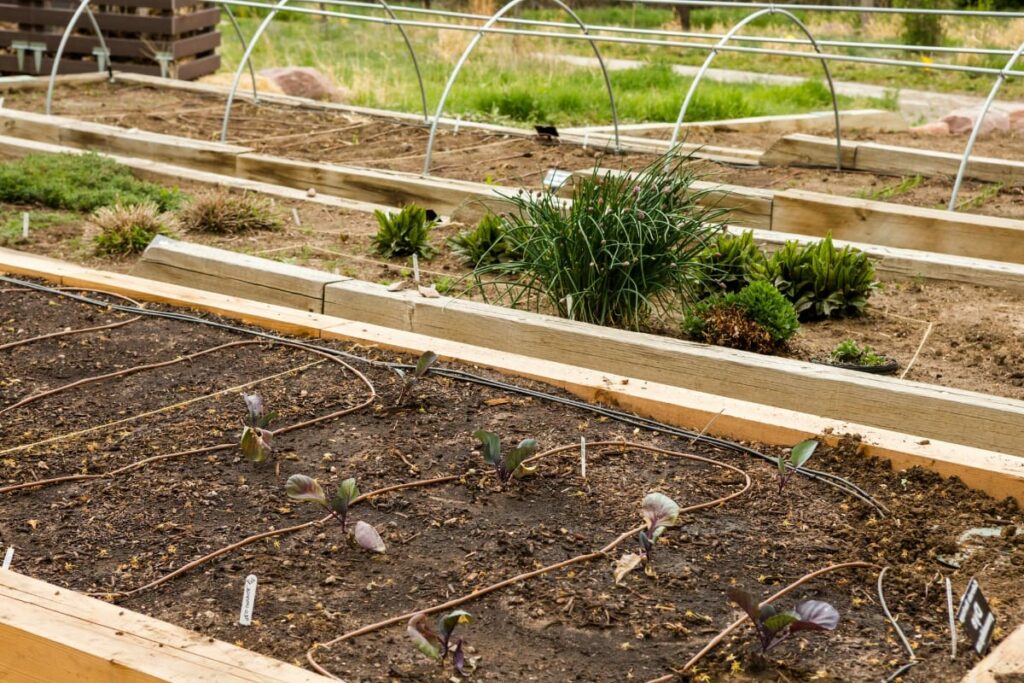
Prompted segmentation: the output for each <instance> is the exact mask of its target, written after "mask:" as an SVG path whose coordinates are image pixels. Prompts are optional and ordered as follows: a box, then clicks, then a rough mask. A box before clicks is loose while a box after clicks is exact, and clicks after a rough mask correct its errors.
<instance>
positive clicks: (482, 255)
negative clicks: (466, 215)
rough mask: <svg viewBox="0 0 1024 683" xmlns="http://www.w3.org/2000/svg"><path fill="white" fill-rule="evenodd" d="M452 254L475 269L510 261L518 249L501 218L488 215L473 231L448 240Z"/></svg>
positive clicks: (466, 231) (461, 233)
mask: <svg viewBox="0 0 1024 683" xmlns="http://www.w3.org/2000/svg"><path fill="white" fill-rule="evenodd" d="M448 243H449V244H450V245H451V248H452V253H454V254H455V255H456V256H459V257H461V258H462V259H463V260H464V261H465V262H466V264H467V265H469V266H472V267H473V268H479V267H481V266H487V265H491V264H494V263H503V262H505V261H510V260H512V259H513V258H514V257H515V254H516V249H515V247H514V246H513V245H512V243H511V242H510V241H509V239H508V235H506V234H505V223H504V221H503V220H502V218H501V216H496V215H494V214H487V215H486V216H484V217H483V218H482V219H480V222H479V223H478V224H477V226H476V227H475V228H473V229H472V230H463V231H462V232H460V233H459V234H458V235H456V236H455V237H452V238H451V239H449V240H448Z"/></svg>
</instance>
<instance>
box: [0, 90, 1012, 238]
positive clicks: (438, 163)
mask: <svg viewBox="0 0 1024 683" xmlns="http://www.w3.org/2000/svg"><path fill="white" fill-rule="evenodd" d="M56 93H57V94H56V96H55V98H54V113H56V114H59V115H63V116H72V117H75V118H78V119H82V120H86V121H98V122H101V123H107V124H112V125H117V126H122V127H125V128H139V129H141V130H147V131H153V132H158V133H166V134H170V135H181V136H184V137H189V138H197V139H203V140H216V139H219V135H220V126H221V121H222V117H223V108H224V101H225V98H224V97H223V96H220V95H212V94H200V93H191V92H187V91H181V90H170V89H157V88H153V87H150V86H145V85H139V84H130V83H121V84H109V83H90V84H76V85H61V86H60V87H58V88H57V91H56ZM44 98H45V93H43V92H41V91H32V90H27V91H17V90H14V91H11V92H8V93H6V94H5V106H7V107H11V108H15V109H26V110H29V111H42V110H43V102H44ZM231 121H232V123H231V129H230V131H231V137H230V140H231V142H233V143H237V144H241V145H245V146H248V147H252V148H253V149H254V150H256V151H258V152H260V153H265V154H272V155H276V156H283V157H288V158H294V159H303V160H307V161H314V162H331V163H342V164H351V165H356V166H366V167H370V168H384V169H392V170H397V171H406V172H411V173H420V172H422V170H423V161H424V157H425V153H426V147H427V139H428V137H429V136H428V130H427V127H426V126H424V125H422V124H421V123H419V122H416V121H407V122H402V121H397V120H394V119H380V118H373V117H369V116H364V115H356V114H350V113H345V112H338V111H330V110H320V109H305V108H296V107H291V106H286V105H276V104H272V103H266V102H265V103H262V104H260V105H258V106H257V105H253V104H250V103H248V102H245V101H244V100H238V101H236V102H235V104H234V108H233V113H232V118H231ZM652 135H655V136H665V135H666V134H665V133H663V132H660V133H657V134H652ZM1014 135H1016V137H1013V136H1011V137H1005V138H1004V137H999V138H992V139H988V140H985V139H983V140H981V141H979V143H978V144H977V147H976V151H975V154H977V155H979V156H984V155H987V156H994V157H998V158H1010V159H1019V158H1020V151H1019V148H1020V145H1019V144H1018V143H1019V140H1020V134H1019V133H1015V134H1014ZM778 137H779V135H778V134H777V133H763V134H762V133H750V132H723V131H711V130H707V131H705V130H692V131H689V132H688V133H687V138H686V141H687V142H691V143H699V144H706V145H712V146H718V147H731V148H742V149H754V150H764V149H767V148H768V147H769V146H771V144H772V143H773V142H774V141H775V140H776V139H777V138H778ZM845 137H847V138H849V139H851V140H875V141H877V142H880V143H885V144H894V145H901V146H909V147H920V148H925V149H934V150H943V151H952V152H959V151H962V150H963V145H964V144H965V141H964V140H963V139H962V138H959V137H957V138H931V137H921V136H919V135H916V134H913V133H908V132H902V133H877V134H876V133H867V132H863V131H849V132H847V133H846V134H845ZM609 152H610V145H609V144H606V143H604V142H601V143H597V142H595V143H594V144H592V145H590V146H589V147H588V148H587V149H583V148H581V147H579V146H577V145H570V144H564V145H557V144H556V145H550V144H543V143H542V142H540V141H538V140H537V139H530V138H519V137H516V136H509V135H504V134H499V133H491V132H487V131H481V130H473V129H470V128H465V127H464V128H462V129H460V131H459V132H458V133H453V132H452V131H451V130H446V129H438V138H437V141H436V145H435V150H434V155H433V164H432V167H431V173H432V174H433V175H436V176H438V177H443V178H457V179H461V180H471V181H475V182H488V183H495V184H499V185H512V186H516V187H518V186H524V187H531V188H539V187H541V184H542V180H543V178H544V175H545V174H546V173H547V171H548V170H550V169H552V168H554V169H561V170H569V171H574V170H580V169H588V168H593V167H594V166H602V167H607V168H626V169H639V168H643V167H644V166H646V165H647V164H649V163H651V162H652V161H653V159H654V157H653V156H651V155H648V154H625V155H615V154H611V153H609ZM705 168H706V172H707V173H709V176H710V177H709V179H711V180H715V181H719V182H727V183H734V184H737V185H744V186H747V187H758V188H770V189H786V188H788V187H798V188H801V189H805V190H812V191H816V192H824V193H828V194H838V195H844V196H854V197H864V198H869V199H873V198H881V199H884V200H885V201H890V202H895V203H900V204H909V205H913V206H922V207H928V208H945V207H946V205H947V204H948V202H949V197H950V193H951V190H952V183H951V181H950V179H947V178H927V179H923V180H922V181H921V182H920V184H919V185H917V186H916V187H914V188H913V189H911V190H906V191H903V190H901V191H898V192H894V193H886V195H885V196H884V197H878V196H877V193H878V192H879V191H880V190H884V189H885V188H888V187H890V186H895V185H899V183H900V182H901V179H899V178H893V177H890V176H878V175H875V174H872V173H864V172H850V171H846V172H843V173H836V172H834V171H829V170H828V169H796V168H759V167H753V168H751V167H738V168H733V167H730V166H727V165H717V164H711V165H708V167H705ZM908 176H913V173H910V172H909V171H908ZM958 199H959V202H958V203H963V210H966V211H970V212H972V213H981V214H986V215H993V216H1002V217H1006V218H1024V194H1022V191H1021V188H1016V187H1003V188H1000V187H997V186H995V185H993V184H991V183H980V182H973V181H967V182H965V183H964V185H963V187H962V188H961V191H960V194H959V196H958Z"/></svg>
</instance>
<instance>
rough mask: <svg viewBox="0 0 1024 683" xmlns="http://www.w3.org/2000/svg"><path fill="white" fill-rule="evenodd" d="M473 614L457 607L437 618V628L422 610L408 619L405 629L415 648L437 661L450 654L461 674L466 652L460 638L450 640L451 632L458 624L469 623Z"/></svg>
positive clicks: (464, 665)
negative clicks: (435, 628) (434, 627)
mask: <svg viewBox="0 0 1024 683" xmlns="http://www.w3.org/2000/svg"><path fill="white" fill-rule="evenodd" d="M472 622H473V616H472V615H471V614H470V613H469V612H464V611H462V610H460V609H457V610H455V611H453V612H449V613H448V614H445V615H443V616H441V617H439V618H438V620H437V630H436V631H435V630H434V629H433V627H432V626H431V625H430V621H429V619H428V618H427V615H426V614H424V613H423V612H420V613H419V614H416V615H414V616H413V618H412V619H410V620H409V625H408V626H407V627H406V629H405V631H406V633H408V634H409V637H410V638H412V642H413V644H414V645H416V649H417V650H419V651H420V652H422V653H423V654H425V655H426V656H428V657H430V658H431V659H434V660H436V661H439V662H442V663H443V662H444V660H445V658H446V657H447V656H448V655H449V654H450V655H451V657H452V665H453V666H454V667H455V670H456V671H458V672H459V673H460V674H462V675H463V676H465V675H466V672H465V667H466V654H465V652H464V651H463V649H462V638H457V639H456V640H454V641H452V634H453V633H454V632H455V627H457V626H458V625H459V624H470V623H472Z"/></svg>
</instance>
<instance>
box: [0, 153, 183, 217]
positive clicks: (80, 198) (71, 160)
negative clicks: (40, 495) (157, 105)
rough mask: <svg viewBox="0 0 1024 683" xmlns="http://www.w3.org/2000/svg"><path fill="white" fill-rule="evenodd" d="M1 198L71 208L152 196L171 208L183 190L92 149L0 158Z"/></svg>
mask: <svg viewBox="0 0 1024 683" xmlns="http://www.w3.org/2000/svg"><path fill="white" fill-rule="evenodd" d="M0 200H2V201H7V202H21V203H26V204H38V205H41V206H47V207H50V208H54V209H70V210H72V211H95V210H96V209H99V208H102V207H106V206H114V205H121V206H133V205H136V204H142V203H144V202H148V203H150V204H153V205H155V206H156V207H157V208H158V209H159V210H160V211H169V210H171V209H173V208H175V207H177V206H178V204H179V203H180V201H181V195H180V194H179V193H178V191H177V190H173V189H167V188H164V187H161V186H159V185H154V184H152V183H147V182H143V181H141V180H138V179H137V178H136V177H135V176H133V175H132V174H131V172H130V171H129V170H128V169H127V168H126V167H124V166H122V165H121V164H119V163H117V162H116V161H113V160H111V159H108V158H106V157H102V156H100V155H98V154H95V153H93V152H89V153H87V154H77V155H76V154H30V155H28V156H26V157H24V158H22V159H19V160H17V161H12V162H10V163H6V164H0Z"/></svg>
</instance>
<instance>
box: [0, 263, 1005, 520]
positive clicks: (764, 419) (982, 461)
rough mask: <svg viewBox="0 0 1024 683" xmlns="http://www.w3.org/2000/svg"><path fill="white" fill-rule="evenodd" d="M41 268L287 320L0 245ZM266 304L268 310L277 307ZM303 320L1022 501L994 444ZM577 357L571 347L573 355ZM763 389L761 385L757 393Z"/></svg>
mask: <svg viewBox="0 0 1024 683" xmlns="http://www.w3.org/2000/svg"><path fill="white" fill-rule="evenodd" d="M4 271H7V272H15V273H19V274H23V275H29V276H34V277H41V278H43V279H47V280H50V281H53V282H57V283H63V284H72V283H73V284H75V285H79V286H91V287H100V288H107V289H114V290H115V291H119V292H121V293H123V294H126V295H130V296H132V297H134V298H137V299H140V300H157V301H163V302H166V303H174V304H177V305H181V306H186V307H193V308H199V309H201V310H207V311H211V312H215V313H219V314H221V315H225V316H227V317H230V318H234V319H240V320H244V321H248V322H254V323H256V324H261V320H262V321H266V322H264V323H263V324H264V325H265V326H269V327H271V328H272V329H287V327H288V325H281V324H280V323H281V319H282V318H285V319H288V320H291V318H290V316H288V315H287V313H286V312H285V309H281V308H280V307H277V306H260V305H259V304H256V303H254V302H251V301H245V300H240V299H237V298H235V297H226V296H218V295H215V294H209V293H206V292H200V291H197V290H194V289H187V288H182V287H177V286H172V285H162V284H160V283H156V282H153V281H150V280H143V279H139V278H129V277H124V276H114V277H113V278H112V277H110V276H109V275H107V274H105V273H101V272H99V271H94V270H90V269H87V268H83V267H81V266H77V265H74V264H69V263H63V262H61V261H55V260H53V259H45V258H41V257H35V256H31V255H28V254H22V253H19V252H16V251H13V250H7V249H0V272H4ZM269 311H276V312H278V315H277V316H271V315H269ZM300 315H301V317H302V318H304V319H305V324H304V325H300V324H298V323H296V324H295V327H296V328H297V329H299V330H301V331H305V332H306V333H309V334H316V335H319V336H321V337H324V338H335V339H348V340H351V341H354V342H357V343H361V344H364V345H365V344H371V345H378V346H382V347H385V348H390V349H394V350H398V351H402V352H407V353H413V354H419V353H421V352H422V351H424V350H426V349H432V350H434V351H435V352H437V353H438V354H440V355H442V356H443V357H448V358H452V359H456V360H461V361H463V362H466V363H470V364H478V365H483V366H486V367H490V368H493V369H495V370H498V371H500V372H504V373H507V374H512V375H516V376H519V377H528V378H532V379H537V380H540V381H543V382H547V383H549V384H553V385H555V386H559V387H561V388H563V389H565V390H567V391H570V392H572V393H573V394H575V395H576V396H579V397H580V398H584V399H586V400H590V401H595V402H598V403H605V404H608V405H612V406H617V407H619V408H622V409H623V410H627V411H633V412H636V413H638V414H640V415H645V416H647V417H651V418H654V419H657V420H662V421H665V422H667V423H669V424H674V425H677V426H680V427H687V428H690V429H701V428H704V427H705V426H707V425H708V424H709V421H710V420H711V418H712V417H714V418H715V420H714V421H713V422H712V424H711V426H710V428H709V430H708V433H710V434H712V435H718V436H723V437H726V438H732V439H737V440H743V441H753V442H758V443H767V444H775V445H792V444H793V443H796V442H797V441H800V440H802V439H805V438H809V437H812V436H816V437H817V438H821V439H823V440H825V441H826V442H828V443H833V444H834V443H836V442H837V441H838V439H839V438H840V437H841V435H844V434H858V435H859V436H860V438H861V440H860V443H861V452H862V453H863V454H864V455H869V456H876V457H881V458H887V459H890V460H891V461H892V463H893V466H894V467H897V468H908V467H913V466H922V467H925V468H927V469H930V470H933V471H935V472H938V473H939V474H942V475H943V476H957V477H960V478H961V479H962V480H963V481H964V482H965V483H966V484H967V485H968V486H972V487H974V488H979V489H981V490H984V491H986V492H987V493H989V494H990V495H992V496H994V497H996V498H1003V497H1006V496H1013V497H1015V498H1016V499H1017V500H1018V501H1019V502H1021V503H1024V459H1022V458H1020V457H1017V456H1012V455H1006V454H1003V453H998V452H992V451H986V450H981V449H976V448H968V447H966V446H963V445H958V444H951V443H948V442H943V441H940V440H938V439H929V440H923V439H921V438H920V437H919V436H914V435H911V434H906V433H903V432H896V431H891V430H884V429H879V428H877V427H871V426H866V425H863V424H858V423H855V422H849V421H846V420H833V419H828V418H824V417H820V416H818V415H813V414H807V413H799V412H794V411H790V410H784V409H779V408H775V407H769V406H765V405H759V404H758V403H756V402H749V401H742V400H737V399H733V398H727V397H723V396H720V395H715V394H710V393H702V392H699V391H695V390H692V389H683V388H680V387H675V386H669V385H666V384H659V383H656V382H651V381H645V380H641V379H638V378H636V377H626V376H620V375H616V374H613V373H609V372H606V371H599V370H594V369H588V368H583V367H577V366H575V365H570V364H565V363H558V362H553V361H549V360H544V359H541V358H535V357H527V356H523V355H519V354H516V353H505V352H498V351H495V350H494V349H492V348H486V347H480V346H471V345H467V344H463V343H459V342H455V341H451V340H449V339H443V338H437V337H427V336H423V335H420V334H414V333H410V332H405V331H400V330H396V329H392V328H387V327H380V326H376V325H372V324H369V323H366V322H355V321H348V320H342V319H340V318H336V317H330V316H323V315H321V316H316V315H312V314H300ZM581 358H585V356H584V355H582V354H579V353H577V354H575V355H574V359H576V360H579V359H581ZM765 393H767V389H766V392H765Z"/></svg>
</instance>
